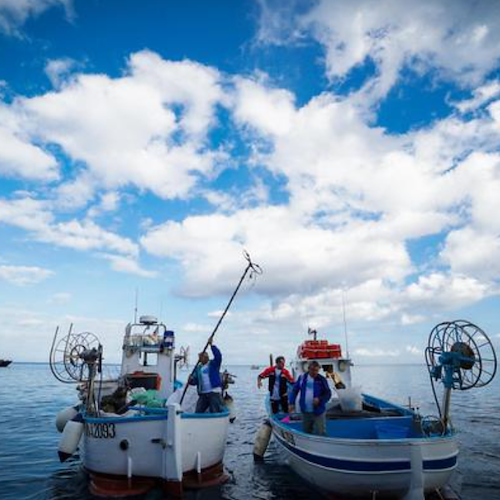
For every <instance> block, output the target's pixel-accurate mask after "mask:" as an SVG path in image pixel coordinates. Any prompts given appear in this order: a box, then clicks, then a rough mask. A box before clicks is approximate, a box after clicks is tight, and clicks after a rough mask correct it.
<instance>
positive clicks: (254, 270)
mask: <svg viewBox="0 0 500 500" xmlns="http://www.w3.org/2000/svg"><path fill="white" fill-rule="evenodd" d="M243 256H244V257H245V259H246V261H247V267H246V268H245V271H244V272H243V274H242V275H241V278H240V281H239V282H238V285H237V286H236V288H235V289H234V292H233V294H232V295H231V298H230V299H229V302H228V303H227V305H226V308H225V309H224V311H223V312H222V314H221V317H220V318H219V321H217V324H216V325H215V328H214V329H213V332H212V334H211V335H210V337H208V340H207V343H206V344H205V347H204V348H203V351H202V352H205V351H206V350H207V349H208V346H209V345H210V344H211V343H212V340H213V338H214V337H215V334H216V333H217V330H218V329H219V326H220V325H221V323H222V320H223V319H224V317H225V316H226V314H227V312H228V311H229V308H230V307H231V304H232V303H233V300H234V298H235V297H236V295H237V294H238V291H239V290H240V287H241V285H242V283H243V281H245V278H246V277H247V274H248V273H249V272H250V279H252V278H253V277H254V276H258V275H260V274H262V268H261V267H260V266H259V265H258V264H255V263H254V262H252V259H251V258H250V254H249V253H248V252H247V251H246V250H243ZM199 364H200V360H199V359H198V361H197V362H196V365H195V366H194V368H193V370H192V371H191V373H190V375H189V377H188V381H187V383H186V386H185V387H184V391H183V393H182V397H181V400H180V404H181V405H182V402H183V401H184V396H185V395H186V392H187V390H188V387H189V380H190V379H191V377H192V376H193V375H194V372H195V371H196V370H197V368H198V365H199Z"/></svg>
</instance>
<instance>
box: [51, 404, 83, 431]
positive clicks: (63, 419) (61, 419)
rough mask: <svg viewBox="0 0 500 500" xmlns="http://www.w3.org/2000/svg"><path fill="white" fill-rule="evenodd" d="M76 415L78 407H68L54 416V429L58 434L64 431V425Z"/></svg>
mask: <svg viewBox="0 0 500 500" xmlns="http://www.w3.org/2000/svg"><path fill="white" fill-rule="evenodd" d="M77 415H78V406H70V407H69V408H65V409H64V410H61V411H60V412H59V413H58V414H57V416H56V427H57V430H58V431H59V432H62V431H63V430H64V427H65V425H66V424H67V423H68V422H69V421H70V420H72V419H73V418H75V417H76V416H77Z"/></svg>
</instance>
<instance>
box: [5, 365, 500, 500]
mask: <svg viewBox="0 0 500 500" xmlns="http://www.w3.org/2000/svg"><path fill="white" fill-rule="evenodd" d="M227 368H228V369H229V371H230V372H231V373H234V374H235V375H236V379H235V380H236V384H235V385H234V386H232V387H231V389H230V393H231V394H232V396H233V397H234V399H235V402H236V405H237V414H238V418H237V420H236V422H235V423H234V424H233V425H231V427H230V432H229V440H228V446H227V450H226V456H225V466H226V469H227V471H228V473H229V476H230V479H229V481H228V482H227V483H226V484H225V485H223V486H220V487H214V488H209V489H206V490H202V491H199V492H193V493H188V495H187V498H188V499H197V500H216V499H219V498H221V499H234V500H243V499H246V498H249V499H262V500H271V499H276V500H277V499H283V500H285V499H286V500H290V499H309V498H320V497H318V493H317V492H315V491H314V490H311V488H310V487H309V486H308V485H307V484H306V483H304V482H303V481H301V480H300V479H299V478H298V477H297V476H296V475H295V474H294V473H293V472H292V471H291V470H290V469H288V467H287V466H286V465H285V464H284V463H283V461H282V457H280V454H279V449H278V448H277V447H276V446H274V445H273V444H272V443H271V445H270V447H269V449H268V452H267V454H266V460H265V462H264V463H258V464H254V462H253V457H252V448H253V441H254V436H255V433H256V432H257V430H258V428H259V426H260V424H261V422H262V420H263V418H264V417H265V409H264V403H263V401H264V396H265V389H264V388H263V389H261V390H260V391H259V390H258V389H257V384H256V377H257V374H258V371H255V370H251V369H250V368H249V367H244V366H230V367H227ZM354 381H355V384H356V385H360V386H361V387H362V389H363V391H364V392H367V393H371V394H373V395H375V396H379V397H381V398H384V399H389V400H391V401H393V402H396V403H400V404H403V405H406V404H408V397H409V396H411V398H412V400H411V402H412V405H413V406H418V407H419V408H420V411H421V413H422V415H431V414H432V415H435V414H436V408H435V405H434V403H433V398H432V393H431V389H430V384H429V379H428V375H427V370H426V368H425V366H422V365H401V366H395V365H391V366H356V367H355V368H354ZM75 402H77V398H76V391H75V387H74V386H73V385H64V384H61V383H60V382H58V381H56V380H55V379H54V378H53V377H52V374H51V373H50V370H49V367H48V365H42V364H19V363H14V364H12V365H11V366H10V367H9V368H2V369H0V500H70V499H71V500H87V499H93V498H95V497H93V496H92V495H91V494H90V492H89V489H88V478H87V475H86V474H85V472H84V471H83V470H82V468H81V464H80V461H79V458H78V456H75V457H74V458H72V459H70V460H69V461H68V462H66V463H64V464H60V463H59V459H58V457H57V445H58V442H59V439H60V436H61V435H60V434H59V433H58V432H57V431H56V428H55V425H54V420H55V415H56V414H57V412H58V411H59V410H61V409H63V408H66V407H67V406H70V405H72V404H74V403H75ZM452 417H453V424H454V425H455V427H456V428H457V430H458V436H459V440H460V445H461V446H460V448H461V451H460V456H459V465H458V470H457V471H456V473H455V475H454V477H453V481H452V485H453V487H454V488H455V489H456V490H458V491H459V492H460V493H461V495H462V499H463V500H479V499H480V500H499V499H500V377H499V378H497V379H496V380H494V381H493V382H492V384H490V385H489V386H488V387H486V388H484V389H477V390H471V391H465V392H458V391H456V392H454V393H453V400H452ZM140 498H141V499H142V500H159V499H160V498H162V495H161V492H160V491H152V492H150V493H149V494H148V495H146V496H143V497H140Z"/></svg>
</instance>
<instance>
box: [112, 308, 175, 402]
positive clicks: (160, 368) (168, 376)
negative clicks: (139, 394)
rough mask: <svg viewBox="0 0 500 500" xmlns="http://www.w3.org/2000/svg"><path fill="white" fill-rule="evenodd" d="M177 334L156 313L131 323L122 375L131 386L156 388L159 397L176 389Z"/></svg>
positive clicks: (124, 351)
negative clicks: (175, 351)
mask: <svg viewBox="0 0 500 500" xmlns="http://www.w3.org/2000/svg"><path fill="white" fill-rule="evenodd" d="M174 344H175V335H174V332H173V331H172V330H167V327H166V326H165V325H164V324H163V323H159V322H158V320H157V318H155V317H154V316H141V317H140V318H139V322H138V323H129V324H128V325H127V327H126V329H125V336H124V338H123V354H122V366H121V376H122V377H124V378H125V379H126V380H127V383H128V385H129V387H131V388H136V387H144V388H145V389H155V390H157V391H158V397H159V398H168V397H169V396H170V394H172V392H173V391H174V380H175V354H174V347H175V345H174Z"/></svg>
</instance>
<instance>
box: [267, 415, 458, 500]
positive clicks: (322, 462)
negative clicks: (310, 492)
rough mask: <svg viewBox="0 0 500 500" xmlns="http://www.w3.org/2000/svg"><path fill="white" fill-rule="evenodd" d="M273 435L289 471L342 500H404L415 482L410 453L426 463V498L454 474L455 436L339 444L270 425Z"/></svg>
mask: <svg viewBox="0 0 500 500" xmlns="http://www.w3.org/2000/svg"><path fill="white" fill-rule="evenodd" d="M271 424H272V427H273V435H274V437H275V438H276V442H277V443H278V445H279V447H280V448H281V450H282V452H283V455H284V456H285V457H286V461H287V463H288V464H289V465H290V467H291V468H292V469H293V470H294V471H295V472H296V473H297V474H298V475H300V476H301V477H302V478H304V479H305V480H307V481H308V482H310V483H312V484H313V485H315V486H316V487H318V488H319V489H321V490H324V491H326V492H328V493H331V494H335V495H339V496H341V497H342V498H349V497H356V498H363V497H366V498H372V497H373V493H374V492H377V493H380V494H383V495H384V497H387V498H401V497H402V496H404V495H405V494H406V492H407V491H408V489H409V487H410V484H411V481H412V463H411V451H412V447H414V446H417V447H418V448H419V452H420V454H421V457H422V464H423V484H424V490H425V492H431V491H434V490H436V489H438V488H441V487H443V486H444V485H446V484H447V483H448V481H449V480H450V477H451V474H452V473H453V471H454V469H455V468H456V463H457V456H458V444H457V441H456V438H455V437H454V436H449V437H443V438H422V439H388V440H380V439H378V440H365V439H335V438H326V437H321V436H313V435H309V434H305V433H303V432H300V431H297V430H294V429H290V428H289V427H288V426H286V425H284V424H281V423H280V422H279V421H277V420H276V419H271Z"/></svg>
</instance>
